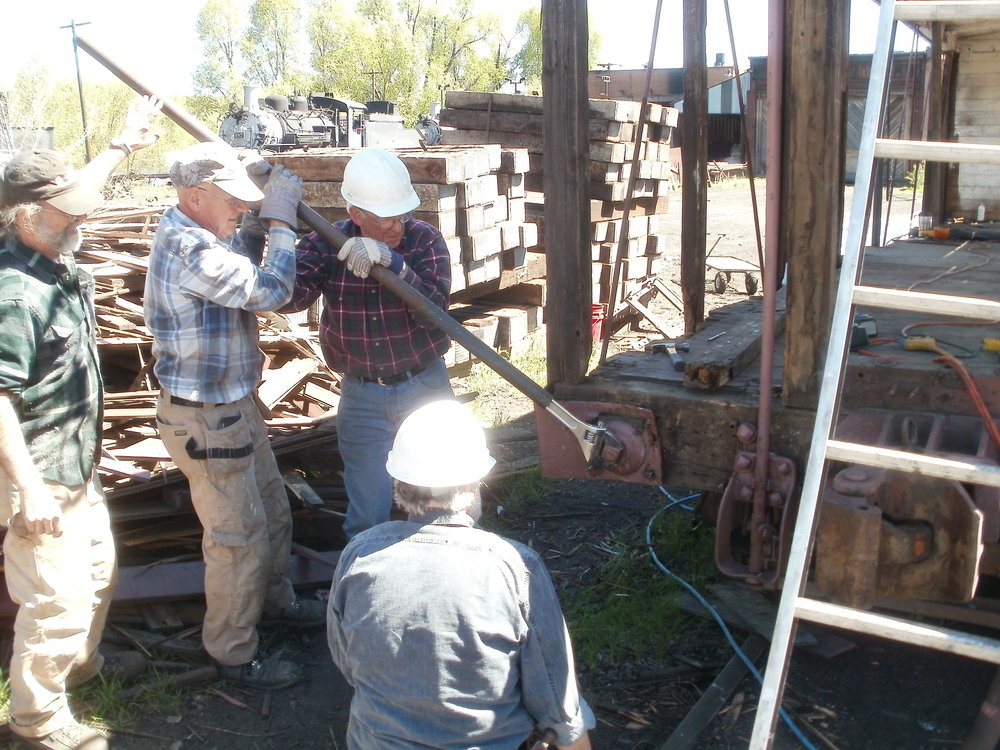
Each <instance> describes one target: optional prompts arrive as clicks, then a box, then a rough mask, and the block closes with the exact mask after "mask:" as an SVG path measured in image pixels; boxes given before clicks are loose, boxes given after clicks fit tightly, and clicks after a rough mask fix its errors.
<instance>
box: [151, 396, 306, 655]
mask: <svg viewBox="0 0 1000 750" xmlns="http://www.w3.org/2000/svg"><path fill="white" fill-rule="evenodd" d="M156 421H157V428H158V429H159V431H160V438H161V439H162V440H163V444H164V445H165V446H166V448H167V452H168V453H169V454H170V457H171V458H172V459H173V461H174V463H175V464H177V467H178V468H179V469H180V470H181V471H182V472H184V476H186V477H187V479H188V483H189V484H190V486H191V501H192V503H193V504H194V509H195V511H196V512H197V513H198V518H199V519H201V525H202V526H203V527H204V530H205V531H204V534H203V536H202V543H201V548H202V553H203V555H204V558H205V605H206V606H205V622H204V625H203V627H202V642H203V643H204V644H205V650H206V651H208V654H209V656H211V657H212V658H213V659H215V660H216V661H218V662H219V663H220V664H226V665H234V664H245V663H247V662H248V661H250V660H251V659H253V657H254V656H255V655H256V653H257V642H258V638H257V623H258V622H260V618H261V615H262V613H263V611H264V609H265V608H266V609H268V610H277V609H280V608H282V607H285V606H287V605H289V604H291V603H292V602H293V601H294V600H295V592H294V590H293V589H292V585H291V583H290V582H289V581H288V579H287V578H286V577H285V570H286V569H287V568H288V561H289V555H290V554H291V544H292V517H291V511H290V510H289V507H288V496H287V494H286V492H285V484H284V480H283V479H282V477H281V473H280V471H279V470H278V464H277V461H275V459H274V453H273V452H272V451H271V444H270V443H269V442H268V439H267V427H266V425H265V424H264V419H263V417H262V416H261V414H260V411H259V409H258V408H257V405H256V403H255V401H254V399H253V397H252V396H248V397H246V398H243V399H241V400H239V401H236V402H234V403H232V404H222V405H220V406H204V407H194V406H181V405H178V404H174V403H171V401H170V396H169V395H168V394H165V393H161V394H160V398H159V401H158V402H157V408H156Z"/></svg>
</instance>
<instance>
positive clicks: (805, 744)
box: [646, 487, 816, 750]
mask: <svg viewBox="0 0 1000 750" xmlns="http://www.w3.org/2000/svg"><path fill="white" fill-rule="evenodd" d="M660 492H662V493H663V494H664V495H666V496H667V497H669V498H670V502H669V503H667V504H666V505H664V506H663V507H662V508H660V509H659V510H658V511H656V513H654V514H653V516H652V518H650V519H649V523H647V524H646V548H647V549H648V550H649V554H650V556H651V557H652V558H653V562H654V563H655V564H656V567H658V568H659V569H660V570H662V571H663V572H664V573H666V574H667V575H668V576H670V577H671V578H673V579H674V580H675V581H677V583H679V584H680V585H681V586H683V587H684V588H685V589H686V590H687V592H688V593H689V594H691V596H693V597H694V598H695V599H697V600H698V603H699V604H701V606H703V607H704V608H705V609H706V610H708V613H709V614H710V615H712V617H713V618H714V619H715V621H716V622H717V623H718V624H719V627H720V628H721V629H722V634H723V635H724V636H725V637H726V640H727V641H729V645H730V646H731V647H732V649H733V651H734V652H735V654H736V655H737V656H738V657H740V661H742V662H743V664H745V665H746V668H747V669H748V670H749V671H750V674H752V675H753V676H754V678H755V679H756V680H757V682H758V683H761V684H763V682H764V677H763V675H761V673H760V671H759V670H758V669H757V667H755V666H754V663H753V662H752V661H751V660H750V658H749V657H748V656H747V655H746V654H745V653H744V652H743V649H741V648H740V647H739V645H738V644H737V643H736V639H735V638H733V634H732V633H731V632H730V631H729V628H728V627H726V623H724V622H723V621H722V618H721V617H719V613H718V612H716V611H715V609H714V608H713V607H712V605H711V604H709V603H708V601H707V600H706V599H705V597H703V596H702V595H701V594H699V593H698V591H697V589H695V587H694V586H692V585H691V584H690V583H688V582H687V581H685V580H684V579H683V578H681V577H680V576H678V575H677V574H676V573H674V572H672V571H671V570H669V569H668V568H667V567H666V566H665V565H664V564H663V563H662V562H660V558H659V557H657V556H656V550H654V549H653V541H652V537H653V521H655V520H656V518H657V516H659V515H660V514H661V513H662V512H663V511H665V510H669V509H670V508H673V507H674V506H676V505H680V504H681V503H684V502H687V501H688V500H691V499H693V498H695V497H697V496H698V495H697V493H696V494H694V495H688V496H687V497H682V498H680V499H677V498H675V497H674V496H673V495H671V494H670V493H669V492H668V491H667V490H666V489H665V488H663V487H660ZM685 507H686V506H685ZM778 715H779V716H781V718H782V720H783V721H784V722H785V724H787V725H788V728H789V729H791V730H792V733H793V734H794V735H795V736H796V737H797V738H798V740H799V742H801V743H802V746H803V747H805V748H808V750H816V746H815V745H813V744H812V743H811V742H810V741H809V739H808V738H807V737H806V736H805V735H804V734H803V733H802V730H801V729H799V728H798V727H797V726H796V725H795V722H794V721H792V717H791V716H790V715H789V714H788V712H787V711H785V709H784V708H782V707H780V706H779V707H778Z"/></svg>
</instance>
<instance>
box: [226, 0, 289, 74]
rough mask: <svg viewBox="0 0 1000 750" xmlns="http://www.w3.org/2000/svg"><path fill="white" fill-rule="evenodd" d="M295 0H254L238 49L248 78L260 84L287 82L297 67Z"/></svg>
mask: <svg viewBox="0 0 1000 750" xmlns="http://www.w3.org/2000/svg"><path fill="white" fill-rule="evenodd" d="M300 13H301V7H300V4H299V0H254V2H253V3H252V4H251V5H250V10H249V14H250V21H249V24H248V25H247V29H246V32H245V33H244V35H243V40H242V44H241V47H242V51H243V56H244V58H245V59H246V61H247V63H248V69H247V72H248V74H249V76H250V78H251V79H252V80H253V81H254V82H256V83H259V84H260V85H261V86H275V85H278V84H280V85H288V83H289V82H297V81H299V80H300V79H301V72H300V71H299V70H298V68H297V66H298V39H299V18H300Z"/></svg>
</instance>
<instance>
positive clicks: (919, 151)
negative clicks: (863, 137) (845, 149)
mask: <svg viewBox="0 0 1000 750" xmlns="http://www.w3.org/2000/svg"><path fill="white" fill-rule="evenodd" d="M875 155H876V156H879V157H881V158H883V159H900V160H904V161H905V160H923V161H947V162H975V163H977V164H1000V146H993V145H988V144H980V143H954V142H948V141H905V140H899V139H891V138H879V139H877V140H876V141H875Z"/></svg>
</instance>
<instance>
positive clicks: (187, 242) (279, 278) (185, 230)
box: [143, 206, 295, 403]
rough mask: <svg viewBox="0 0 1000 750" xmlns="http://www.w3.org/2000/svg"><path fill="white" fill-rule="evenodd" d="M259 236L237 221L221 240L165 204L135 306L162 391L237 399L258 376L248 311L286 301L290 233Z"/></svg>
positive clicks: (259, 362)
mask: <svg viewBox="0 0 1000 750" xmlns="http://www.w3.org/2000/svg"><path fill="white" fill-rule="evenodd" d="M263 243H264V238H263V236H262V235H259V234H256V233H255V232H252V231H250V230H249V227H246V226H245V227H244V228H243V229H242V230H240V231H239V232H237V233H236V234H234V235H233V236H232V237H230V238H227V239H226V240H219V239H218V238H217V237H216V236H215V235H214V234H212V233H211V232H210V231H208V230H207V229H205V228H203V227H201V226H199V225H198V224H196V223H195V222H194V221H192V220H191V219H190V218H188V217H187V216H185V215H184V213H183V212H182V211H181V210H180V208H179V207H178V206H174V207H173V208H170V209H168V210H167V211H166V212H165V213H164V214H163V218H162V219H161V220H160V226H159V228H158V229H157V230H156V236H155V237H154V238H153V247H152V250H151V251H150V256H149V270H148V272H147V273H146V293H145V299H144V301H143V313H144V315H145V318H146V325H148V326H149V330H150V332H151V333H152V334H153V354H154V355H155V356H156V364H155V365H154V367H153V372H154V373H155V374H156V378H157V380H159V381H160V385H161V386H162V387H163V389H164V390H166V391H167V392H168V393H170V394H172V395H175V396H180V397H181V398H187V399H191V400H194V401H206V402H209V403H230V402H232V401H237V400H239V399H241V398H243V397H244V396H246V395H247V394H249V393H250V392H251V391H253V390H254V389H255V388H256V387H257V384H258V383H259V382H260V375H261V370H262V367H263V364H264V355H263V354H262V353H261V351H260V347H259V335H258V330H257V317H256V315H254V313H255V312H256V311H258V310H259V311H265V310H274V309H276V308H278V307H280V306H281V305H283V304H285V303H286V302H287V301H288V298H289V296H290V295H291V292H292V281H293V278H294V274H295V252H294V250H295V233H294V232H293V231H292V230H291V229H288V228H286V227H275V228H272V229H271V230H270V233H269V240H268V245H269V247H268V252H267V258H266V259H265V260H264V261H263V263H261V254H262V250H263Z"/></svg>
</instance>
